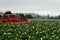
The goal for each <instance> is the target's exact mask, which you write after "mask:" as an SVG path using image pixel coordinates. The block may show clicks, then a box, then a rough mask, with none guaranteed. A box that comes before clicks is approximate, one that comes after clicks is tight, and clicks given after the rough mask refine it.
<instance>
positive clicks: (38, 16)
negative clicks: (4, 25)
mask: <svg viewBox="0 0 60 40" xmlns="http://www.w3.org/2000/svg"><path fill="white" fill-rule="evenodd" d="M6 14H11V15H13V13H12V12H11V11H6V12H5V13H4V14H3V16H2V15H1V14H0V18H1V17H5V15H6ZM16 16H17V17H23V18H30V19H33V18H41V19H60V15H58V16H57V17H52V16H51V17H50V16H49V15H47V16H46V17H45V16H40V15H37V16H34V17H33V16H32V15H31V14H26V15H24V13H16Z"/></svg>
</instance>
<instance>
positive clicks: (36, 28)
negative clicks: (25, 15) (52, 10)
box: [0, 20, 60, 40]
mask: <svg viewBox="0 0 60 40" xmlns="http://www.w3.org/2000/svg"><path fill="white" fill-rule="evenodd" d="M58 39H60V22H59V21H40V20H39V21H32V22H30V23H20V22H18V23H16V22H15V23H8V22H1V23H0V40H58Z"/></svg>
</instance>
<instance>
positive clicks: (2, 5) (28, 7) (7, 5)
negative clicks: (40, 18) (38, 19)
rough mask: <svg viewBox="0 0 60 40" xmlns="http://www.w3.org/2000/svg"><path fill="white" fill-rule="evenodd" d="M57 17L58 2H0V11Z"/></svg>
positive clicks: (33, 0)
mask: <svg viewBox="0 0 60 40" xmlns="http://www.w3.org/2000/svg"><path fill="white" fill-rule="evenodd" d="M7 10H10V11H12V12H23V13H24V12H25V13H26V12H32V13H33V12H34V13H38V14H41V15H47V14H50V15H54V16H55V15H59V14H60V0H0V11H3V12H5V11H7Z"/></svg>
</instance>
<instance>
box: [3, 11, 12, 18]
mask: <svg viewBox="0 0 60 40" xmlns="http://www.w3.org/2000/svg"><path fill="white" fill-rule="evenodd" d="M6 14H12V13H11V11H6V12H5V13H4V15H3V17H5V15H6Z"/></svg>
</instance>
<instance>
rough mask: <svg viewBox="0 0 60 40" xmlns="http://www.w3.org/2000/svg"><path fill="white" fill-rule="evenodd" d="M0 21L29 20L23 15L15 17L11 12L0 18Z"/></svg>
mask: <svg viewBox="0 0 60 40" xmlns="http://www.w3.org/2000/svg"><path fill="white" fill-rule="evenodd" d="M0 22H31V20H29V19H26V18H23V17H21V18H20V17H19V18H17V16H16V15H12V14H6V15H5V17H3V18H0Z"/></svg>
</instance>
